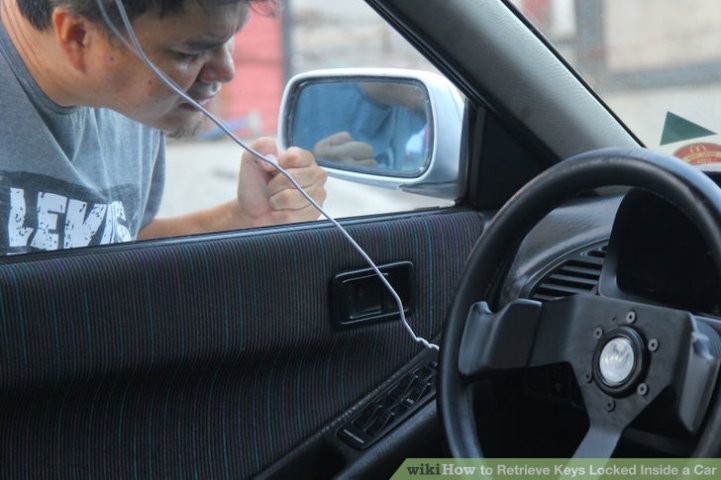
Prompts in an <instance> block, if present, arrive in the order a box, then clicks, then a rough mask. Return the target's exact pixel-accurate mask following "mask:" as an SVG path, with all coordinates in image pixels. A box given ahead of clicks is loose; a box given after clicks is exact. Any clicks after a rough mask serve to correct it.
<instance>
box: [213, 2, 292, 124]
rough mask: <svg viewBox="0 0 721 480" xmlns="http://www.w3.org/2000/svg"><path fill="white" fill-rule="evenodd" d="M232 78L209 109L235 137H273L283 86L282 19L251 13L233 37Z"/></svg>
mask: <svg viewBox="0 0 721 480" xmlns="http://www.w3.org/2000/svg"><path fill="white" fill-rule="evenodd" d="M233 59H234V60H235V69H236V70H235V79H234V80H233V81H232V82H230V83H228V84H226V85H224V86H223V89H222V90H221V93H220V95H219V97H218V99H217V100H216V101H215V102H214V104H213V106H212V109H213V112H214V113H217V114H218V115H219V116H220V117H221V118H222V119H223V120H224V121H226V123H228V124H229V126H230V127H231V129H232V130H233V131H234V132H235V133H236V134H238V135H239V136H242V137H246V138H254V137H257V136H258V135H275V134H276V130H277V128H278V109H279V108H280V100H281V96H282V95H283V88H284V86H285V73H284V71H283V65H284V62H283V29H282V17H281V16H280V15H278V16H277V17H276V18H272V17H269V16H266V15H261V14H258V13H256V12H252V13H251V16H250V19H249V20H248V23H247V24H246V25H245V26H244V27H243V29H242V30H241V32H240V33H239V34H238V35H236V37H235V50H234V51H233Z"/></svg>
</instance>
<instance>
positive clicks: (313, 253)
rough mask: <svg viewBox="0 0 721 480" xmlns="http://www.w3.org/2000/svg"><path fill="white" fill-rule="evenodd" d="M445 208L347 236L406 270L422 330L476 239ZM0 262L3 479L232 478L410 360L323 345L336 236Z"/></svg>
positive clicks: (400, 348)
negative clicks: (410, 272)
mask: <svg viewBox="0 0 721 480" xmlns="http://www.w3.org/2000/svg"><path fill="white" fill-rule="evenodd" d="M482 223H483V222H482V220H481V217H480V216H479V215H478V214H477V213H474V212H470V211H464V210H458V209H454V210H448V211H443V212H437V213H433V214H419V215H407V216H404V217H399V218H396V219H393V220H389V219H384V220H371V221H366V222H363V223H360V222H356V223H353V224H351V225H349V227H348V228H349V231H350V233H351V234H352V235H353V236H354V237H355V238H356V239H357V241H358V242H359V243H360V244H361V245H362V246H363V247H364V248H366V249H367V251H368V253H369V254H370V255H371V257H372V258H374V260H375V261H377V262H378V263H391V262H396V261H405V260H408V261H411V262H412V263H413V264H414V266H415V278H416V283H415V289H416V292H415V298H416V302H415V306H416V308H415V311H413V312H412V314H411V316H410V317H409V321H410V323H411V324H412V325H413V327H414V328H415V329H416V332H417V333H418V334H419V335H421V336H425V337H426V338H430V337H432V336H434V335H435V334H437V333H438V332H439V331H440V329H441V327H442V323H443V320H444V317H445V312H446V308H447V307H448V305H449V303H450V300H451V297H452V294H453V291H454V287H455V284H456V282H457V280H458V278H459V275H460V272H461V269H462V266H463V263H464V260H465V258H466V256H467V254H468V252H469V251H470V248H471V246H472V244H473V243H474V242H475V240H476V238H477V237H478V235H479V234H480V231H481V228H482ZM9 260H10V261H11V262H13V263H6V264H4V265H0V432H3V435H2V436H1V437H0V478H33V479H35V478H51V477H52V478H55V477H60V478H240V477H247V476H249V475H252V474H254V473H257V472H259V471H261V470H262V469H263V468H264V467H267V466H268V465H270V464H272V463H273V462H275V461H277V460H278V459H279V458H281V457H282V456H283V455H284V454H285V453H287V452H288V451H290V450H291V449H292V448H293V447H295V446H297V445H298V444H300V443H301V442H302V441H303V440H305V439H307V438H309V437H310V436H311V435H313V434H314V433H315V432H317V431H319V430H320V429H322V428H323V426H324V425H327V424H328V423H329V422H331V421H332V420H333V419H334V418H336V417H337V416H338V415H340V414H342V413H343V412H344V411H346V410H347V409H348V408H349V407H350V406H352V405H353V404H354V403H356V402H357V400H358V399H360V398H361V397H363V396H364V395H365V394H367V393H368V392H370V391H371V390H372V389H373V387H375V386H377V385H379V384H380V383H381V382H383V380H384V379H386V378H387V377H389V376H390V375H391V374H393V372H395V371H396V370H397V369H398V368H399V367H401V366H402V365H403V364H405V363H406V362H408V360H409V359H411V358H412V357H413V355H415V354H416V353H418V352H419V351H420V347H418V346H417V345H415V344H414V343H413V342H412V341H411V339H410V337H409V336H408V334H407V333H406V332H405V330H404V329H403V328H402V326H401V325H400V323H399V322H397V321H395V322H385V323H380V324H376V325H372V326H367V327H361V328H350V329H345V330H339V331H336V330H333V329H332V327H331V322H330V301H329V298H328V297H329V291H330V282H331V280H332V278H333V277H334V276H335V275H336V274H338V273H341V272H343V271H348V270H353V269H357V268H363V267H365V265H364V264H363V261H362V260H361V259H360V257H359V255H358V254H357V253H356V252H355V251H353V250H352V249H351V247H350V246H349V245H348V244H347V243H346V241H345V240H344V239H343V238H342V236H341V235H340V234H339V232H337V231H335V230H334V229H332V228H329V227H325V226H324V227H318V226H308V227H302V228H289V229H285V230H277V231H269V232H268V231H265V232H261V233H256V234H238V235H225V236H221V237H215V238H213V237H208V238H203V239H190V240H184V241H170V242H154V243H139V244H136V245H131V246H119V247H108V248H100V249H93V250H87V251H66V252H60V253H58V254H57V255H55V256H52V257H35V258H34V257H32V256H30V257H25V258H23V259H17V258H16V259H12V258H11V259H9Z"/></svg>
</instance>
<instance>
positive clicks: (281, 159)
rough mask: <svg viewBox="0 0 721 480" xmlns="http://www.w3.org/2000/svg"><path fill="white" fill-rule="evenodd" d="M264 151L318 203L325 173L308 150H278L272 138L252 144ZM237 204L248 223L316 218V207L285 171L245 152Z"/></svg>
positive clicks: (325, 176) (317, 214)
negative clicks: (276, 160) (294, 184)
mask: <svg viewBox="0 0 721 480" xmlns="http://www.w3.org/2000/svg"><path fill="white" fill-rule="evenodd" d="M252 147H253V149H255V150H257V151H258V152H259V153H262V154H263V155H268V154H271V155H273V156H275V157H277V159H278V164H279V165H280V166H281V167H283V168H284V169H285V170H286V171H287V172H288V173H289V174H290V175H291V176H292V177H293V178H294V179H295V180H296V181H297V182H298V183H299V184H300V185H301V186H302V187H303V189H304V190H305V191H306V192H307V193H308V194H309V195H310V196H311V197H313V199H314V200H315V201H316V202H318V203H319V204H321V205H322V204H323V202H324V201H325V198H326V191H325V187H324V185H325V182H326V179H327V174H326V173H325V171H324V170H323V169H322V168H321V167H320V166H318V164H317V163H316V161H315V158H313V155H312V154H311V153H310V152H308V151H307V150H303V149H300V148H297V147H291V148H289V149H288V150H287V151H285V152H282V153H280V154H279V153H278V147H277V146H276V144H275V141H274V140H273V139H271V138H267V137H266V138H260V139H258V140H256V141H255V142H254V143H253V144H252ZM237 204H238V207H239V209H240V212H241V215H242V217H243V218H244V220H245V222H247V226H249V227H259V226H264V225H277V224H283V223H295V222H307V221H311V220H317V219H318V217H319V215H320V214H319V213H318V211H317V210H316V209H315V208H314V207H313V206H312V205H311V204H310V203H309V202H308V200H306V199H305V197H303V195H301V193H300V192H298V191H297V190H296V189H295V187H294V186H293V184H292V183H291V182H290V180H288V179H287V178H286V177H285V176H284V175H282V174H280V172H279V171H278V170H276V169H275V168H274V167H273V166H272V165H268V164H267V163H265V162H263V161H262V160H260V159H259V158H256V157H255V156H254V155H252V154H250V153H248V152H245V153H243V157H242V164H241V168H240V178H239V180H238V199H237Z"/></svg>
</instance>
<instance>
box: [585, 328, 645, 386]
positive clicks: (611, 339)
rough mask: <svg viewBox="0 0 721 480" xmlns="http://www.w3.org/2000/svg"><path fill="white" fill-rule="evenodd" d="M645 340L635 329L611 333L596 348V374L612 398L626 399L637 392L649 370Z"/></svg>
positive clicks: (594, 359) (600, 384)
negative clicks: (646, 370) (624, 397)
mask: <svg viewBox="0 0 721 480" xmlns="http://www.w3.org/2000/svg"><path fill="white" fill-rule="evenodd" d="M645 357H646V352H645V347H644V342H643V338H642V337H641V335H640V334H639V333H638V332H637V331H636V329H634V328H632V327H625V326H624V327H619V328H616V329H613V330H611V331H610V332H608V333H607V334H606V335H604V337H603V338H602V339H601V341H600V342H599V343H598V345H597V346H596V351H595V352H594V355H593V374H594V377H595V379H596V383H597V384H598V386H599V388H600V389H601V390H603V391H604V392H606V393H608V394H609V395H614V396H621V395H626V394H628V393H629V392H631V391H632V390H633V389H635V388H636V386H637V385H638V383H639V381H640V380H641V376H642V375H643V372H644V370H645V367H646V365H645V364H646V362H645Z"/></svg>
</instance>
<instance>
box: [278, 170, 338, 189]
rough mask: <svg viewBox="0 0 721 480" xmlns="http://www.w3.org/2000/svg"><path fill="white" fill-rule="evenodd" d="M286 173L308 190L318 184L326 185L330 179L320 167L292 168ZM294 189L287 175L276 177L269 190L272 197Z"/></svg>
mask: <svg viewBox="0 0 721 480" xmlns="http://www.w3.org/2000/svg"><path fill="white" fill-rule="evenodd" d="M286 171H287V172H288V174H289V175H290V176H291V177H293V179H295V181H296V182H298V184H300V186H301V187H303V188H308V187H311V186H313V185H316V184H318V185H325V182H326V180H327V179H328V174H327V173H326V172H325V170H323V169H322V168H320V167H305V168H292V169H290V170H286ZM293 188H295V186H294V185H293V184H292V183H291V181H290V180H288V178H286V176H285V175H276V176H275V178H273V179H272V180H271V181H270V182H268V190H269V191H270V194H271V195H274V194H276V193H278V192H280V191H282V190H285V189H293Z"/></svg>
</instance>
